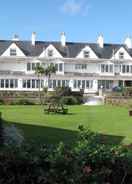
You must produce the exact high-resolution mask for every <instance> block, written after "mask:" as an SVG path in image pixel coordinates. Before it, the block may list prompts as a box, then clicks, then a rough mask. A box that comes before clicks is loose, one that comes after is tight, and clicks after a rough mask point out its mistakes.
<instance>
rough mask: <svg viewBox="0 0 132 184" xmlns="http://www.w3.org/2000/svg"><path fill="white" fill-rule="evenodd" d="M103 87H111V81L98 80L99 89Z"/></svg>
mask: <svg viewBox="0 0 132 184" xmlns="http://www.w3.org/2000/svg"><path fill="white" fill-rule="evenodd" d="M101 87H103V89H112V88H113V81H111V80H99V81H98V88H99V89H100V88H101Z"/></svg>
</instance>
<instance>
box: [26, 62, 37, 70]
mask: <svg viewBox="0 0 132 184" xmlns="http://www.w3.org/2000/svg"><path fill="white" fill-rule="evenodd" d="M39 65H40V63H27V71H35V70H36V67H37V66H39Z"/></svg>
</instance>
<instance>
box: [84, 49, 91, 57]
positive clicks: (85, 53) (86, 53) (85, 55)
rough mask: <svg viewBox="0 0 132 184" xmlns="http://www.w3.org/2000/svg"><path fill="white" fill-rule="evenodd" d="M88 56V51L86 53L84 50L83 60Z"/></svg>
mask: <svg viewBox="0 0 132 184" xmlns="http://www.w3.org/2000/svg"><path fill="white" fill-rule="evenodd" d="M89 54H90V53H89V51H86V50H85V51H84V52H83V56H84V58H89Z"/></svg>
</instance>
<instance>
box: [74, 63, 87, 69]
mask: <svg viewBox="0 0 132 184" xmlns="http://www.w3.org/2000/svg"><path fill="white" fill-rule="evenodd" d="M75 69H76V70H86V69H87V65H86V64H76V65H75Z"/></svg>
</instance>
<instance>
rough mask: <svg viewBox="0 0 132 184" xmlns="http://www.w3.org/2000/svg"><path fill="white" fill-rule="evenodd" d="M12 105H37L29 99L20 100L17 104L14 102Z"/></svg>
mask: <svg viewBox="0 0 132 184" xmlns="http://www.w3.org/2000/svg"><path fill="white" fill-rule="evenodd" d="M12 105H35V103H33V102H31V101H30V100H28V99H20V100H18V101H16V102H13V104H12Z"/></svg>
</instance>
